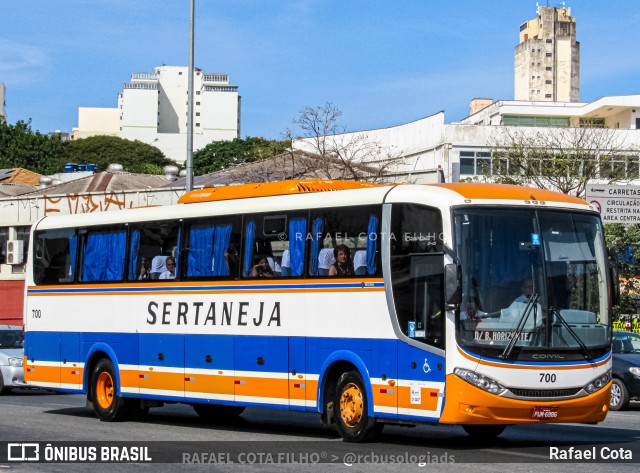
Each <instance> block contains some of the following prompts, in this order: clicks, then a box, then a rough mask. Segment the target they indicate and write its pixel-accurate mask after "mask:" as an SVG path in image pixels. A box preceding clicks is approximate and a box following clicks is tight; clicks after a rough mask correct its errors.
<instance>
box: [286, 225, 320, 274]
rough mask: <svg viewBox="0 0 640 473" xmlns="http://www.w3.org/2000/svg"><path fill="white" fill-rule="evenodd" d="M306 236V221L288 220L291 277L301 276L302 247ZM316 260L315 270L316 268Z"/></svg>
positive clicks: (302, 264) (302, 263) (302, 268)
mask: <svg viewBox="0 0 640 473" xmlns="http://www.w3.org/2000/svg"><path fill="white" fill-rule="evenodd" d="M306 235H307V219H306V218H294V219H291V220H289V254H290V258H291V259H290V263H291V276H302V273H303V271H304V246H305V240H306ZM317 261H318V259H317V258H316V268H317Z"/></svg>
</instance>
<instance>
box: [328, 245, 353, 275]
mask: <svg viewBox="0 0 640 473" xmlns="http://www.w3.org/2000/svg"><path fill="white" fill-rule="evenodd" d="M333 257H334V258H335V259H336V262H335V263H333V264H332V265H331V266H330V267H329V276H341V277H342V276H354V275H355V271H354V270H353V261H351V250H349V247H348V246H347V245H338V246H336V247H335V248H334V249H333Z"/></svg>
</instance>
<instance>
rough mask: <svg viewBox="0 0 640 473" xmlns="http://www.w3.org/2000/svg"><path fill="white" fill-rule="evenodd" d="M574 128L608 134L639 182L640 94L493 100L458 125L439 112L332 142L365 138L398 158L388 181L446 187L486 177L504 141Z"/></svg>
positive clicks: (304, 146)
mask: <svg viewBox="0 0 640 473" xmlns="http://www.w3.org/2000/svg"><path fill="white" fill-rule="evenodd" d="M579 128H590V129H592V130H594V131H593V132H594V133H596V134H597V133H599V130H601V132H602V134H603V135H607V142H609V143H611V144H612V145H613V144H615V145H616V149H619V150H620V151H621V152H622V153H621V159H620V163H619V165H620V166H624V167H625V169H626V170H627V178H628V179H629V180H630V181H638V182H640V95H627V96H607V97H602V98H600V99H598V100H596V101H594V102H587V103H585V102H578V103H567V102H522V101H514V100H509V101H498V102H493V103H492V104H491V105H489V106H486V107H485V108H482V109H481V110H480V111H478V112H477V113H475V114H473V115H470V116H469V117H466V118H464V119H463V120H461V121H459V122H452V123H445V120H444V112H438V113H436V114H434V115H432V116H430V117H426V118H423V119H420V120H416V121H414V122H411V123H407V124H403V125H398V126H395V127H389V128H382V129H376V130H367V131H361V132H355V133H350V134H345V135H338V136H336V137H331V140H335V141H337V142H345V143H346V142H349V138H350V136H353V135H364V136H366V139H367V140H368V141H370V142H373V143H376V144H377V145H379V146H381V147H384V148H386V149H390V150H394V151H395V152H396V153H399V154H400V155H401V156H402V160H399V161H398V163H397V164H396V165H395V166H394V167H393V170H392V172H391V173H390V174H389V175H388V180H391V181H395V182H412V183H418V184H428V183H433V182H436V180H437V178H438V171H439V170H441V171H442V172H443V173H444V176H445V180H446V181H447V182H452V181H454V182H455V181H457V180H460V179H465V178H474V177H477V176H482V175H487V174H491V154H492V150H493V149H494V147H495V145H496V143H499V142H500V141H501V140H502V138H503V137H508V136H512V135H517V134H519V133H529V134H532V135H533V134H535V133H537V132H539V131H540V130H541V129H544V130H548V131H549V132H550V133H553V131H558V130H564V129H567V130H571V129H579ZM294 147H295V148H296V149H300V150H306V151H313V144H312V142H311V140H298V141H296V142H294ZM600 151H604V150H600Z"/></svg>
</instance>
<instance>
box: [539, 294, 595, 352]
mask: <svg viewBox="0 0 640 473" xmlns="http://www.w3.org/2000/svg"><path fill="white" fill-rule="evenodd" d="M549 311H550V312H551V313H552V314H553V315H555V316H556V317H557V318H558V320H559V321H560V323H561V324H562V326H563V327H564V328H566V329H567V332H569V333H570V334H571V336H572V337H573V338H574V339H575V340H576V342H578V345H580V348H581V349H582V353H583V355H584V356H585V358H587V359H589V360H593V355H592V354H591V352H590V351H589V349H588V348H587V346H586V345H585V344H584V342H583V341H582V339H581V338H580V337H578V335H576V333H575V332H574V331H573V329H572V328H571V326H570V325H569V324H568V323H567V321H566V320H564V317H562V315H560V311H559V310H558V309H556V308H555V307H549Z"/></svg>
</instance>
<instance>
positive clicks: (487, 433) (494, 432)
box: [462, 425, 507, 440]
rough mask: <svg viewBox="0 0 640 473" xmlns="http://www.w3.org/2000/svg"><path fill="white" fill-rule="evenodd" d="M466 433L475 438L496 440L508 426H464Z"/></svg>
mask: <svg viewBox="0 0 640 473" xmlns="http://www.w3.org/2000/svg"><path fill="white" fill-rule="evenodd" d="M462 428H463V429H464V431H465V432H466V433H467V434H469V435H470V436H471V437H473V438H477V439H484V440H491V439H493V438H496V437H497V436H498V435H500V434H501V433H502V432H504V429H506V428H507V426H506V425H463V426H462Z"/></svg>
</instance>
